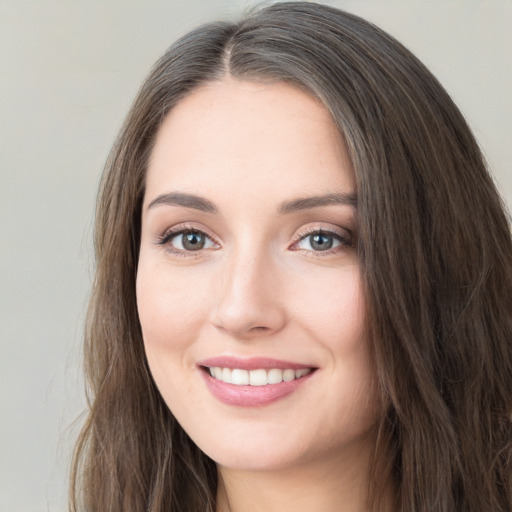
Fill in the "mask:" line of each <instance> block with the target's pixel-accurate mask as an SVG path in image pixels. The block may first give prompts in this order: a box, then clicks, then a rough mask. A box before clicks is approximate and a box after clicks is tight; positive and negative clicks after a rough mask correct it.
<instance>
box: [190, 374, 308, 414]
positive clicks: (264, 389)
mask: <svg viewBox="0 0 512 512" xmlns="http://www.w3.org/2000/svg"><path fill="white" fill-rule="evenodd" d="M200 371H201V374H202V375H203V378H204V380H205V382H206V385H207V386H208V389H209V390H210V392H211V393H212V395H213V396H214V397H215V398H217V399H218V400H220V401H221V402H223V403H225V404H228V405H236V406H238V407H261V406H263V405H268V404H270V403H272V402H275V401H276V400H279V399H280V398H284V397H285V396H288V395H290V394H292V393H293V392H294V391H296V390H297V389H299V388H300V387H301V386H303V385H304V384H305V383H306V382H307V381H308V380H309V379H310V377H311V376H312V375H313V374H314V373H315V372H314V371H313V372H311V373H308V374H307V375H305V376H304V377H301V378H300V379H294V380H291V381H289V382H280V383H279V384H267V385H266V386H237V385H235V384H226V383H225V382H222V381H221V380H218V379H215V378H214V377H212V376H211V375H210V374H209V373H206V372H205V371H203V370H200Z"/></svg>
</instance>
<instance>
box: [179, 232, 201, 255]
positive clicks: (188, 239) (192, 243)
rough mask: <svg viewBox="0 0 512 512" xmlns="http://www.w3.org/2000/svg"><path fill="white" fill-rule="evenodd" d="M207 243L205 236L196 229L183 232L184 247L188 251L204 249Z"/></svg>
mask: <svg viewBox="0 0 512 512" xmlns="http://www.w3.org/2000/svg"><path fill="white" fill-rule="evenodd" d="M204 244H205V237H204V235H203V234H201V233H197V232H196V231H189V232H188V233H183V247H184V249H186V250H188V251H198V250H199V249H202V248H203V247H204Z"/></svg>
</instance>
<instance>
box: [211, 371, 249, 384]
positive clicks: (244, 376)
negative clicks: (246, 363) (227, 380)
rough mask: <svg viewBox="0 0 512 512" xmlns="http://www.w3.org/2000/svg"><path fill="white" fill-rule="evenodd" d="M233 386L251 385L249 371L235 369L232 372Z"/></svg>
mask: <svg viewBox="0 0 512 512" xmlns="http://www.w3.org/2000/svg"><path fill="white" fill-rule="evenodd" d="M215 377H217V372H215ZM221 380H222V379H221ZM231 384H236V385H237V386H247V385H248V384H249V372H248V371H247V370H239V369H238V368H235V369H234V370H233V371H232V372H231Z"/></svg>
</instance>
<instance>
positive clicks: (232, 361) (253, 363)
mask: <svg viewBox="0 0 512 512" xmlns="http://www.w3.org/2000/svg"><path fill="white" fill-rule="evenodd" d="M197 365H198V366H203V367H208V368H215V367H219V368H232V369H234V368H237V369H240V370H271V369H272V368H279V369H281V370H287V369H291V370H303V369H307V368H315V367H314V366H312V365H309V364H302V363H294V362H292V361H283V360H281V359H273V358H270V357H250V358H240V357H233V356H216V357H209V358H207V359H203V360H201V361H198V363H197Z"/></svg>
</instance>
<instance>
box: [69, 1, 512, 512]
mask: <svg viewBox="0 0 512 512" xmlns="http://www.w3.org/2000/svg"><path fill="white" fill-rule="evenodd" d="M226 74H230V75H231V76H233V77H236V78H240V79H244V80H257V81H287V82H289V83H292V84H294V85H296V86H297V87H300V88H302V89H303V90H305V91H307V92H308V93H309V94H311V95H313V96H315V97H317V98H318V99H319V100H320V101H321V102H322V103H323V104H324V105H325V106H326V108H327V109H328V110H329V111H330V113H331V114H332V118H333V120H334V122H335V123H336V124H337V126H338V127H339V129H340V132H341V133H342V135H343V137H344V139H345V142H346V146H347V148H348V151H349V155H350V158H351V161H352V164H353V168H354V170H355V174H356V187H357V195H358V222H359V242H358V243H359V259H360V265H361V271H362V276H363V283H364V289H365V294H366V300H367V307H368V326H367V329H368V336H369V339H370V341H371V344H372V351H373V359H374V361H375V366H376V372H377V376H378V383H379V392H380V398H381V403H382V410H383V414H382V418H381V421H380V425H379V431H378V441H377V445H376V448H375V457H374V461H373V464H372V468H371V474H372V482H373V487H372V496H373V501H372V503H373V507H378V503H379V495H380V492H381V489H382V486H383V485H384V483H385V482H386V481H388V480H389V479H390V478H391V479H393V480H394V482H395V489H396V496H397V504H396V510H399V511H402V512H427V511H430V512H431V511H435V512H454V511H460V512H462V511H464V512H482V511H502V512H505V511H510V510H511V509H512V446H511V445H512V422H511V412H512V335H511V334H512V321H511V312H512V291H511V288H512V245H511V236H510V226H509V222H508V218H507V216H506V213H505V207H504V205H503V203H502V201H501V200H500V197H499V195H498V193H497V191H496V188H495V186H494V184H493V181H492V179H491V177H490V176H489V174H488V172H487V170H486V167H485V163H484V161H483V157H482V155H481V153H480V150H479V148H478V145H477V143H476V142H475V140H474V137H473V135H472V134H471V131H470V130H469V128H468V127H467V125H466V123H465V121H464V119H463V117H462V115H461V114H460V112H459V110H458V109H457V107H456V106H455V105H454V103H453V102H452V101H451V99H450V98H449V96H448V94H447V93H446V92H445V91H444V89H443V88H442V87H441V86H440V85H439V83H438V82H437V80H436V79H435V78H434V77H433V76H432V75H431V74H430V73H429V72H428V70H426V68H425V67H424V66H423V65H422V64H421V63H420V62H419V61H418V60H417V59H416V58H415V57H414V56H413V55H412V54H411V53H410V52H409V51H407V50H406V49H405V48H404V47H403V46H402V45H401V44H399V43H398V42H397V41H396V40H394V39H393V38H392V37H390V36H389V35H387V34H385V33H384V32H382V31H381V30H380V29H378V28H376V27H375V26H373V25H372V24H370V23H368V22H366V21H364V20H361V19H360V18H358V17H356V16H353V15H350V14H347V13H344V12H342V11H339V10H336V9H334V8H331V7H327V6H322V5H317V4H313V3H304V2H290V3H277V4H274V5H271V6H269V7H266V8H262V9H257V10H255V11H254V12H252V13H251V14H249V15H248V16H246V17H245V18H244V19H243V20H242V21H241V22H239V23H213V24H208V25H205V26H202V27H200V28H198V29H196V30H194V31H192V32H191V33H189V34H188V35H186V36H185V37H183V38H182V39H180V40H179V41H178V42H177V43H176V44H174V45H173V46H172V47H171V48H170V49H169V50H168V51H167V52H166V53H165V55H164V56H163V57H162V58H161V59H160V60H159V61H158V62H157V64H156V65H155V67H154V68H153V70H152V71H151V73H150V75H149V77H148V78H147V80H146V81H145V83H144V84H143V86H142V88H141V90H140V92H139V94H138V96H137V98H136V100H135V102H134V104H133V106H132V108H131V110H130V112H129V113H128V116H127V118H126V121H125V123H124V126H123V128H122V130H121V133H120V135H119V137H118V139H117V141H116V143H115V146H114V148H113V149H112V152H111V154H110V156H109V159H108V162H107V165H106V169H105V172H104V175H103V179H102V183H101V190H100V194H99V199H98V206H97V214H96V231H95V251H96V278H95V282H94V288H93V292H92V297H91V301H90V308H89V315H88V320H87V325H86V334H85V363H86V375H87V378H88V389H89V397H90V410H89V415H88V418H87V421H86V423H85V425H84V428H83V431H82V433H81V436H80V438H79V440H78V442H77V447H76V451H75V458H74V462H73V469H72V484H71V489H72V491H71V500H70V501H71V509H72V510H73V511H76V510H85V511H90V512H92V511H94V512H101V511H109V512H121V511H122V512H140V511H142V510H146V511H151V512H164V511H173V512H174V511H189V512H203V511H213V510H215V493H216V485H217V480H216V479H217V476H216V470H215V464H214V462H213V461H211V460H210V459H208V458H207V457H206V456H205V455H204V454H203V453H202V452H201V451H200V450H199V449H198V448H197V447H196V446H195V445H194V443H193V442H192V441H191V440H190V439H189V437H188V436H187V434H186V433H185V432H184V431H183V430H182V429H181V427H180V426H179V425H178V424H177V422H176V420H175V419H174V417H173V415H172V413H171V412H170V411H169V410H168V408H167V406H166V405H165V403H164V402H163V400H162V398H161V397H160V394H159V392H158V390H157V388H156V386H155V384H154V383H153V380H152V378H151V375H150V372H149V369H148V366H147V363H146V359H145V355H144V348H143V342H142V336H141V329H140V325H139V321H138V316H137V307H136V299H135V276H136V272H137V260H138V251H139V242H140V240H139V239H140V216H141V211H140V209H141V202H142V198H143V194H144V176H145V171H146V165H147V161H148V157H149V154H150V152H151V150H152V145H153V143H154V140H155V135H156V133H157V131H158V128H159V126H160V123H161V122H162V120H163V118H164V117H165V115H166V114H167V113H168V112H169V110H170V109H172V107H173V106H174V105H175V104H176V103H177V102H179V101H180V100H181V99H182V98H183V97H184V96H186V95H187V94H189V93H190V92H191V91H192V90H193V89H194V88H195V87H197V86H198V85H199V84H204V83H205V82H208V81H212V80H217V79H220V78H221V77H223V76H225V75H226Z"/></svg>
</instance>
